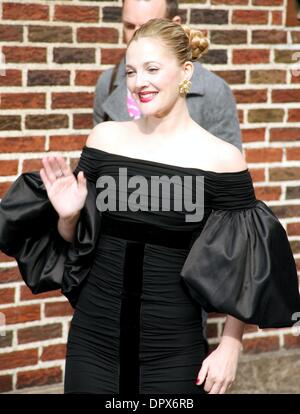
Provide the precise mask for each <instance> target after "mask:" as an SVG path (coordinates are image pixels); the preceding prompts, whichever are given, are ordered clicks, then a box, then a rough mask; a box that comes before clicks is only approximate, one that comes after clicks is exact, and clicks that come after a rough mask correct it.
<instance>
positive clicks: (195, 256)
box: [0, 146, 300, 394]
mask: <svg viewBox="0 0 300 414" xmlns="http://www.w3.org/2000/svg"><path fill="white" fill-rule="evenodd" d="M80 170H82V171H84V173H85V176H86V178H87V185H88V197H87V200H86V203H85V206H84V208H83V209H82V211H81V215H80V219H79V221H78V224H77V227H76V234H75V239H74V241H73V242H72V243H68V242H66V241H64V240H63V239H62V238H61V236H60V235H59V233H58V232H57V218H58V217H57V214H56V212H55V210H54V209H53V207H52V205H51V203H50V202H49V200H48V198H47V193H46V190H45V188H44V185H43V183H42V180H41V178H40V175H39V173H38V172H32V173H23V174H22V175H21V176H20V177H19V178H18V179H17V180H16V181H15V183H13V185H12V186H11V188H10V189H9V191H8V192H7V193H6V195H5V197H4V198H3V200H2V202H1V205H0V248H1V250H2V251H3V252H5V253H6V254H8V255H10V256H13V257H15V258H16V260H17V263H18V266H19V269H20V272H21V274H22V276H23V278H24V281H25V283H26V284H27V285H28V286H29V287H30V289H31V290H32V292H33V293H39V292H44V291H48V290H53V289H61V290H62V292H63V294H64V295H65V296H66V297H67V298H68V300H69V301H70V303H71V304H72V306H73V307H74V309H75V310H74V315H73V318H72V321H71V326H70V331H69V335H68V343H67V357H66V370H65V393H99V394H106V393H107V394H110V393H120V394H124V393H141V394H149V393H200V392H204V390H203V388H202V387H199V386H196V384H195V380H196V377H197V374H198V371H199V370H200V368H201V364H202V361H203V359H205V357H206V356H207V349H206V341H205V338H204V335H203V309H204V310H205V311H207V312H219V313H223V314H230V315H232V316H235V317H236V318H238V319H240V320H241V321H244V322H246V323H250V324H256V325H258V326H259V327H260V328H268V327H272V328H273V327H275V328H276V327H278V328H279V327H290V326H293V325H295V324H296V323H297V321H298V320H299V319H300V314H297V312H300V297H299V290H298V281H297V271H296V264H295V261H294V258H293V254H292V251H291V248H290V245H289V242H288V239H287V235H286V232H285V230H284V228H283V226H282V225H281V224H280V222H279V220H278V219H277V217H276V216H275V215H274V214H273V212H272V211H271V209H270V208H269V207H268V206H267V205H266V204H265V203H264V202H262V201H260V200H257V199H256V198H255V194H254V188H253V183H252V180H251V176H250V173H249V171H248V169H247V170H244V171H239V172H224V173H217V172H214V171H207V170H201V169H195V168H183V167H178V166H173V165H168V164H163V163H159V162H154V161H145V160H140V159H136V158H131V157H126V156H122V155H116V154H111V153H108V152H106V151H102V150H99V149H95V148H90V147H87V146H85V147H84V148H83V151H82V154H81V157H80V160H79V163H78V165H77V167H76V169H75V171H74V174H75V175H77V174H78V172H79V171H80ZM120 171H121V174H120ZM122 174H123V178H124V176H125V175H126V179H130V178H132V177H134V176H135V177H136V176H140V177H144V178H145V179H146V182H147V183H149V182H150V180H151V177H153V176H156V177H161V176H166V177H169V178H170V177H174V176H177V177H181V178H182V182H183V180H184V177H186V176H189V177H193V180H195V177H197V176H201V177H203V179H204V187H203V188H204V203H203V206H202V207H203V217H202V219H201V221H195V222H193V221H192V222H187V221H186V218H185V217H186V214H187V213H188V212H187V210H186V209H185V208H183V209H182V210H181V211H178V210H176V209H174V208H173V209H172V208H170V209H169V210H168V209H165V210H164V211H162V208H159V209H158V210H157V211H151V210H150V211H149V204H147V197H149V193H147V194H145V197H141V199H142V202H141V203H140V205H142V204H143V203H144V208H141V210H140V211H132V210H130V209H128V208H127V209H126V208H120V205H119V204H118V202H119V201H121V199H122V200H123V201H124V194H122V192H124V188H125V187H124V185H123V186H121V184H120V180H123V178H122ZM104 176H109V177H113V179H114V182H115V183H117V185H116V189H117V190H120V191H116V192H115V193H114V194H115V200H114V201H115V203H116V205H117V206H119V208H117V209H116V210H111V211H109V210H108V211H102V212H101V211H99V208H98V207H99V203H98V202H97V201H98V197H99V194H100V192H101V191H103V188H100V187H99V185H98V184H99V181H97V180H98V178H99V177H104ZM194 182H195V181H194ZM189 183H192V184H193V182H189ZM129 187H130V186H128V187H127V189H126V191H127V192H128V194H127V195H126V196H127V197H128V196H129V195H133V193H134V188H133V187H131V188H129ZM149 188H150V187H149ZM174 188H175V187H173V190H174ZM195 188H196V186H193V185H192V187H191V188H190V189H191V191H192V193H194V191H195ZM175 194H178V193H175V190H174V191H173V192H172V191H171V199H172V198H173V201H174V202H175ZM158 198H159V202H160V204H159V205H160V207H161V206H162V202H163V199H164V198H165V199H167V198H168V194H167V193H160V194H159V197H158ZM128 199H129V198H128ZM194 199H195V198H194ZM148 200H149V198H148ZM140 201H141V200H140ZM113 204H114V203H113ZM146 204H147V206H146ZM174 205H175V204H174ZM123 207H124V206H123Z"/></svg>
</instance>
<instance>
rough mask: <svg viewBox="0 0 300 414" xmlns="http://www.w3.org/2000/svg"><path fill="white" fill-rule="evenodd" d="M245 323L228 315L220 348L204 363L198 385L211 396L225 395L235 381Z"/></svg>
mask: <svg viewBox="0 0 300 414" xmlns="http://www.w3.org/2000/svg"><path fill="white" fill-rule="evenodd" d="M244 325H245V323H244V322H241V321H240V320H238V319H236V318H234V317H233V316H230V315H227V318H226V322H225V327H224V331H223V336H222V338H221V341H220V344H219V346H218V347H217V348H216V349H215V350H214V351H213V352H212V353H211V354H210V355H208V357H207V358H206V359H205V360H204V361H203V363H202V366H201V369H200V372H199V374H198V379H197V382H196V384H197V385H200V384H202V383H203V382H204V381H205V383H204V390H205V391H206V392H208V393H209V394H224V393H225V392H226V390H227V388H229V387H230V386H231V384H232V383H233V381H234V380H235V375H236V370H237V366H238V359H239V354H240V351H241V349H242V337H243V331H244Z"/></svg>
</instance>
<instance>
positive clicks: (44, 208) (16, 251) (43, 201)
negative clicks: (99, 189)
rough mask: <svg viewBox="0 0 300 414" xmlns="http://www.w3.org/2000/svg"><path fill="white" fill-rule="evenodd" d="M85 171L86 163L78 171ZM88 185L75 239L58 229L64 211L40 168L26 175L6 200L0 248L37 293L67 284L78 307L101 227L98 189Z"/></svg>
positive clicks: (65, 289) (64, 290)
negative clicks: (52, 197)
mask: <svg viewBox="0 0 300 414" xmlns="http://www.w3.org/2000/svg"><path fill="white" fill-rule="evenodd" d="M79 170H80V162H79V164H78V166H77V169H76V170H75V171H74V172H73V173H74V174H75V176H76V175H77V173H78V172H79ZM87 186H88V196H87V198H86V202H85V205H84V207H83V208H82V210H81V212H80V218H79V220H78V222H77V225H76V231H75V236H74V240H73V241H72V243H69V242H67V241H65V240H64V239H63V238H62V237H61V236H60V234H59V232H58V230H57V221H58V214H57V213H56V211H55V209H54V208H53V206H52V204H51V202H50V201H49V199H48V196H47V191H46V189H45V186H44V184H43V182H42V179H41V177H40V174H39V172H37V171H34V172H28V173H23V174H21V175H20V176H19V177H18V178H17V179H16V181H15V182H14V183H13V184H12V185H11V187H10V188H9V190H8V191H7V192H6V194H5V195H4V197H3V199H2V200H1V203H0V249H1V250H2V251H3V252H4V253H5V254H7V255H8V256H11V257H14V258H15V259H16V261H17V264H18V267H19V270H20V273H21V275H22V278H23V280H24V282H25V283H26V285H27V286H28V287H29V288H30V290H31V291H32V293H34V294H38V293H41V292H46V291H51V290H56V289H61V291H62V293H63V294H64V295H65V296H66V297H67V298H68V300H69V301H70V303H71V305H72V306H73V307H75V305H76V301H77V297H78V292H79V287H80V286H81V284H82V282H83V281H84V279H85V277H86V275H87V273H88V271H89V268H90V266H91V257H92V255H93V251H94V246H95V243H96V240H97V237H98V234H99V229H100V214H99V212H98V211H97V208H96V201H95V198H96V188H95V185H94V183H93V182H92V181H90V180H88V179H87ZM97 213H98V214H97Z"/></svg>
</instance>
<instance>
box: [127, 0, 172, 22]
mask: <svg viewBox="0 0 300 414" xmlns="http://www.w3.org/2000/svg"><path fill="white" fill-rule="evenodd" d="M139 1H151V0H139ZM156 1H157V0H156ZM164 1H165V2H166V5H167V10H166V15H165V16H164V17H165V18H166V19H173V17H175V16H177V15H178V13H179V7H178V0H164ZM124 2H125V0H122V3H123V4H124Z"/></svg>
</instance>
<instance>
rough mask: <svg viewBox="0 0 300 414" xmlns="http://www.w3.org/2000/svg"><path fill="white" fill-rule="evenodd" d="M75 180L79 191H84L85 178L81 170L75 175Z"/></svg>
mask: <svg viewBox="0 0 300 414" xmlns="http://www.w3.org/2000/svg"><path fill="white" fill-rule="evenodd" d="M77 180H78V189H79V191H80V192H84V191H85V190H86V178H85V177H84V174H83V171H79V173H78V175H77Z"/></svg>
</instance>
